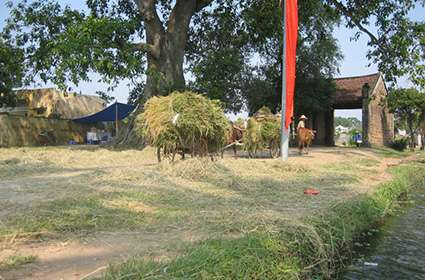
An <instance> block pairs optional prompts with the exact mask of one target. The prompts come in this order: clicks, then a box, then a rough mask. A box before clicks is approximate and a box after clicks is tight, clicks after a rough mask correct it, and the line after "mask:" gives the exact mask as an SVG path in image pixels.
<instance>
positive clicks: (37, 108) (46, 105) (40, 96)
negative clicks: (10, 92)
mask: <svg viewBox="0 0 425 280" xmlns="http://www.w3.org/2000/svg"><path fill="white" fill-rule="evenodd" d="M17 94H18V96H20V99H22V100H23V101H24V103H25V105H26V106H27V107H28V115H36V116H42V117H53V116H55V117H58V118H61V119H73V118H77V117H82V116H87V115H91V114H94V113H97V112H99V111H101V110H103V109H104V108H105V106H106V103H105V101H104V100H102V99H101V98H100V97H98V96H91V95H81V94H77V93H72V92H71V93H70V92H62V91H59V90H57V89H54V88H43V89H30V90H19V91H18V92H17Z"/></svg>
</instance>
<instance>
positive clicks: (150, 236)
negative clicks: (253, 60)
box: [0, 148, 406, 280]
mask: <svg viewBox="0 0 425 280" xmlns="http://www.w3.org/2000/svg"><path fill="white" fill-rule="evenodd" d="M105 157H107V154H105ZM353 157H356V159H357V160H363V161H364V163H365V167H363V168H364V169H370V170H369V172H366V173H365V174H366V175H364V176H362V178H361V179H360V183H358V184H357V185H358V188H356V191H355V192H357V193H361V192H369V191H373V189H374V188H373V186H376V185H377V184H379V183H381V182H383V181H386V180H389V179H390V177H391V176H390V174H388V173H387V168H388V166H394V165H397V164H400V163H401V162H402V161H406V158H403V159H401V158H384V157H382V156H378V155H376V154H374V153H373V152H371V151H370V150H360V149H359V150H357V149H335V148H316V149H313V150H312V151H311V153H310V155H308V156H302V157H299V156H296V151H295V150H293V151H291V157H290V161H289V162H290V164H294V165H299V166H305V167H311V168H316V167H320V166H322V165H323V166H326V164H331V163H332V164H335V163H336V164H339V163H340V164H341V166H343V164H344V163H345V162H347V161H350V160H351V159H352V158H353ZM69 158H70V159H68V161H71V160H75V159H74V158H75V155H73V154H72V155H71V156H70V157H69ZM126 159H127V158H126V157H123V160H126ZM369 161H370V162H372V163H371V164H368V162H369ZM64 162H65V160H64ZM151 163H152V160H151V161H150V162H149V164H151ZM126 164H127V165H126V167H122V166H119V164H117V165H116V166H115V167H114V165H113V164H111V165H110V166H106V167H103V169H102V170H105V168H110V170H109V172H111V173H114V172H115V173H114V174H115V175H117V176H119V179H120V180H121V181H123V182H127V181H126V180H129V181H135V180H136V181H137V180H140V178H139V177H137V176H136V177H135V178H130V179H128V178H127V177H126V176H127V175H126V173H128V172H130V173H135V171H134V170H133V169H131V166H135V165H136V164H138V163H131V162H126ZM93 165H94V164H93ZM99 170H100V169H99ZM99 170H94V171H90V172H87V171H84V170H82V169H78V168H75V169H72V170H70V169H67V168H63V169H58V170H53V171H51V172H49V173H46V174H44V175H43V176H38V175H35V174H30V175H28V176H26V177H25V176H22V177H19V176H18V177H15V178H13V179H10V178H6V179H5V180H3V181H2V182H1V183H0V201H3V202H6V203H9V204H6V203H5V204H4V205H5V207H3V208H1V209H0V218H1V216H6V215H7V214H10V212H12V211H19V209H20V207H25V205H33V204H37V203H38V202H39V201H44V202H45V201H48V200H55V199H58V198H62V197H64V198H66V197H67V196H69V195H70V192H72V191H78V192H81V191H83V192H84V191H85V190H86V189H87V187H86V186H84V182H85V180H86V179H87V178H92V177H93V174H95V175H96V176H100V177H99V178H103V177H101V176H103V175H102V174H101V173H99V172H100V171H99ZM136 171H137V170H136ZM93 172H94V173H93ZM98 174H100V175H98ZM135 174H137V173H135ZM37 176H38V177H37ZM110 184H112V183H107V184H106V183H102V184H100V185H95V186H90V187H91V188H92V189H91V190H87V191H88V192H89V191H93V188H96V189H98V190H101V189H102V190H104V189H107V188H110ZM72 186H78V188H77V187H75V188H73V187H72ZM81 186H83V187H81ZM352 195H355V194H352ZM8 205H9V206H8ZM210 234H211V233H207V232H203V231H201V230H198V229H197V227H196V225H188V226H187V227H183V228H180V229H173V228H164V227H162V228H161V229H159V230H157V231H151V232H147V231H119V230H116V231H111V232H96V233H91V234H86V235H79V236H72V237H64V236H60V237H58V236H56V237H55V238H49V237H47V238H46V237H42V238H38V239H30V240H27V241H25V240H22V239H18V240H17V241H14V240H12V242H10V241H11V240H10V238H9V239H8V240H5V241H4V242H3V244H1V243H0V260H1V259H5V258H6V257H7V256H11V255H17V254H19V255H26V256H29V255H34V256H37V259H36V261H35V262H34V263H30V264H26V265H22V266H19V267H17V268H16V269H10V270H7V271H2V270H0V280H15V279H16V280H18V279H19V280H21V279H22V280H26V279H28V280H29V279H40V280H57V279H63V280H77V279H85V277H86V276H90V277H92V276H99V275H100V274H101V273H102V272H104V270H105V269H106V266H107V265H108V264H110V263H119V262H122V261H124V260H126V259H128V258H130V257H132V256H136V255H141V256H150V257H152V256H153V257H155V258H167V256H171V255H173V254H175V253H176V252H177V251H178V248H179V246H180V247H181V245H182V244H183V242H194V241H197V240H200V239H203V238H207V237H210V236H209V235H210ZM90 277H86V278H90Z"/></svg>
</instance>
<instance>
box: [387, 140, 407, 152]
mask: <svg viewBox="0 0 425 280" xmlns="http://www.w3.org/2000/svg"><path fill="white" fill-rule="evenodd" d="M408 144H409V138H407V137H400V138H396V139H394V140H393V141H391V143H390V147H391V148H392V149H394V150H397V151H404V150H405V149H406V148H407V145H408Z"/></svg>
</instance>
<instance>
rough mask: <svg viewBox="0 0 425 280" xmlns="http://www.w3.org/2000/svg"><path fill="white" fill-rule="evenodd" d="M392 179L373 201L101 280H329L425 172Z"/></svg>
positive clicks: (404, 170)
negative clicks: (355, 245)
mask: <svg viewBox="0 0 425 280" xmlns="http://www.w3.org/2000/svg"><path fill="white" fill-rule="evenodd" d="M392 173H393V176H394V179H393V180H392V181H390V182H387V183H383V184H381V185H380V186H379V187H378V189H377V190H376V191H375V193H373V194H372V195H360V196H359V197H358V198H357V199H354V200H351V201H350V202H348V203H347V202H346V203H341V204H337V205H335V206H334V207H332V208H330V209H327V210H325V211H323V212H322V214H321V215H317V216H314V217H310V218H307V219H305V220H304V221H303V222H302V223H298V224H296V223H295V224H294V223H286V224H281V229H280V230H279V231H263V230H261V231H257V232H253V233H249V234H246V235H245V236H243V237H241V238H237V239H234V240H206V241H203V242H201V243H199V244H197V245H195V246H190V247H189V248H188V249H187V250H186V251H185V252H184V253H183V254H182V255H181V256H178V257H176V258H174V259H172V260H169V261H166V262H155V261H149V260H144V259H140V258H139V259H138V258H134V259H131V260H129V261H127V262H125V263H124V264H121V265H118V266H111V267H110V268H109V270H108V272H107V273H106V276H105V279H106V280H112V279H121V280H124V279H333V278H334V277H335V274H336V273H337V271H338V269H339V268H340V267H341V266H342V265H343V263H344V257H345V254H346V252H347V251H349V250H350V248H351V246H352V244H353V242H354V240H356V238H358V237H359V236H360V234H361V233H362V232H364V231H366V230H367V229H369V228H370V227H371V226H372V225H373V224H375V223H377V222H379V221H381V220H382V219H383V218H384V217H385V216H386V215H389V214H391V213H392V211H393V210H394V209H396V208H397V207H398V198H399V197H400V195H401V194H403V193H405V192H407V191H409V190H411V189H412V188H414V187H418V186H420V187H422V186H424V185H425V166H423V165H409V166H406V165H405V166H399V167H396V168H393V169H392Z"/></svg>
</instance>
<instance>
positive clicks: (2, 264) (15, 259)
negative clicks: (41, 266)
mask: <svg viewBox="0 0 425 280" xmlns="http://www.w3.org/2000/svg"><path fill="white" fill-rule="evenodd" d="M35 260H37V256H34V255H29V256H23V255H20V254H16V255H11V256H9V257H7V258H6V259H5V260H3V261H0V269H2V268H3V269H11V268H15V267H17V266H20V265H23V264H28V263H32V262H34V261H35Z"/></svg>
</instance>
